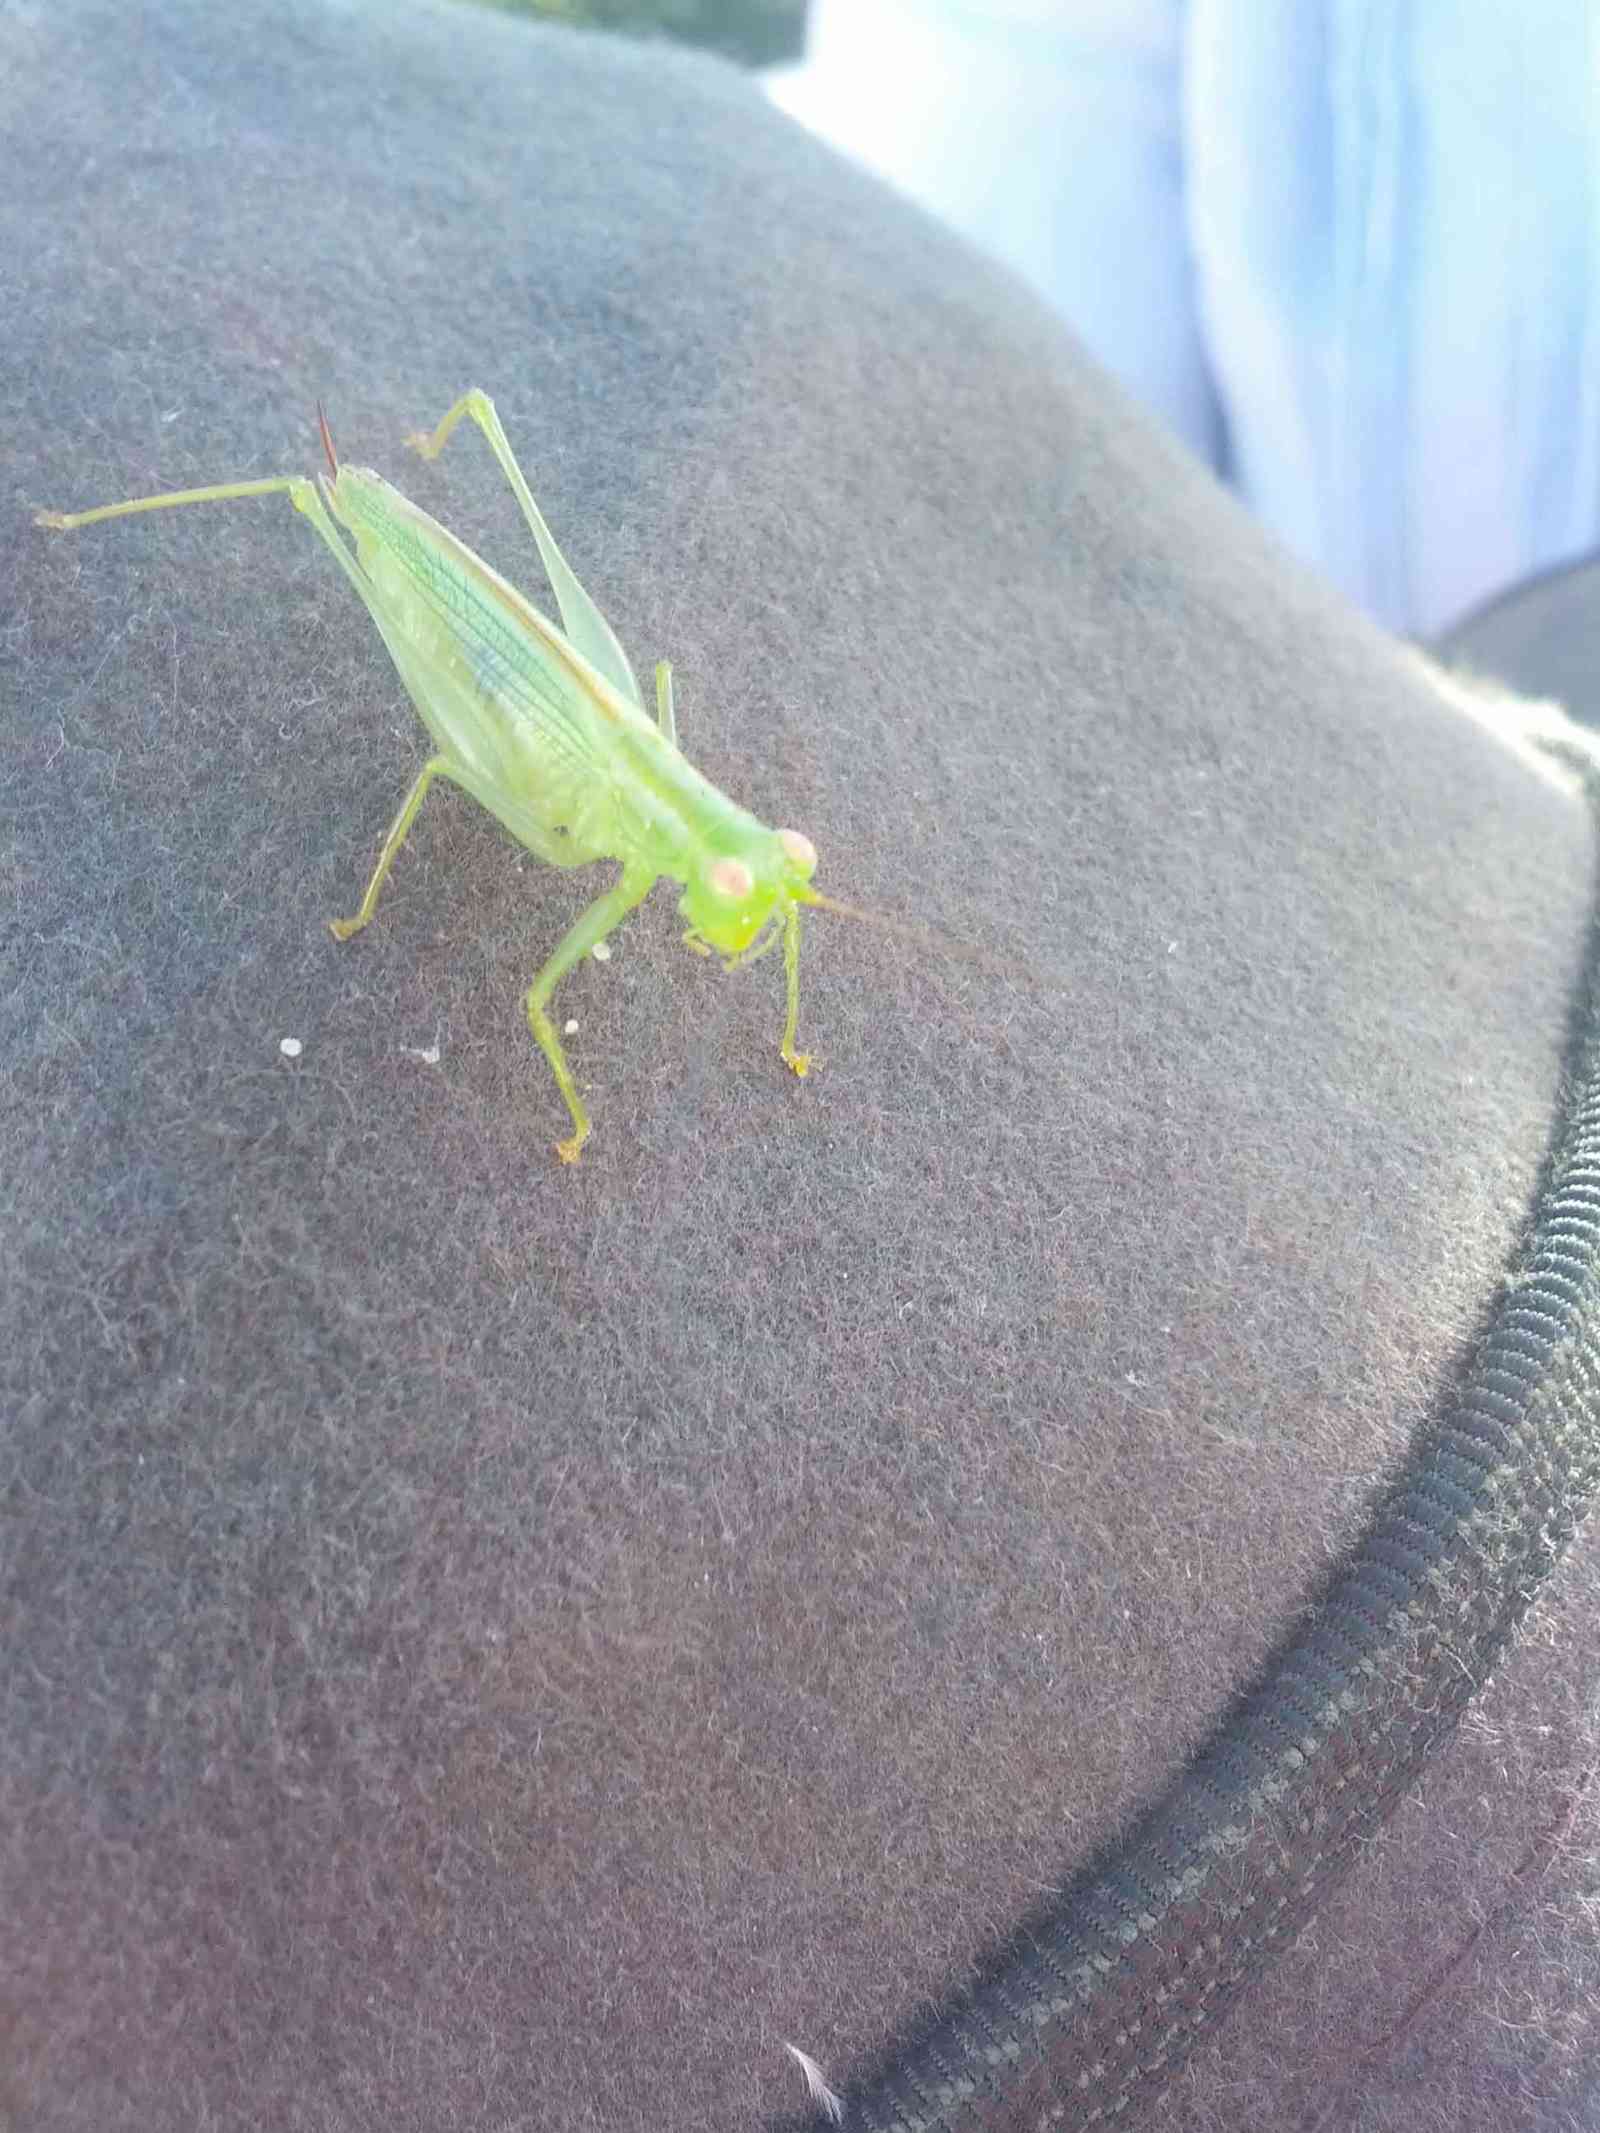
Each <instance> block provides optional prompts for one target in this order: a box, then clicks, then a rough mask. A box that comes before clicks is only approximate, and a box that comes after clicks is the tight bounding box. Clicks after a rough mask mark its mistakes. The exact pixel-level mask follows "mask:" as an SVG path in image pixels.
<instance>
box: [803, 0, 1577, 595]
mask: <svg viewBox="0 0 1600 2133" xmlns="http://www.w3.org/2000/svg"><path fill="white" fill-rule="evenodd" d="M767 82H768V88H769V93H770V94H771V95H772V96H773V98H774V100H775V101H776V102H778V103H780V104H781V105H782V106H783V107H784V108H785V109H787V110H788V111H790V112H791V113H793V115H794V116H795V117H797V118H798V119H800V120H801V121H802V122H803V123H804V124H806V125H807V126H809V127H811V128H813V129H814V130H815V131H816V132H817V133H819V134H820V135H822V136H823V137H824V138H825V139H827V140H829V141H831V142H832V143H833V144H834V145H835V146H837V147H838V148H840V149H842V150H843V151H845V152H846V153H847V154H849V155H851V156H853V157H855V158H857V159H858V160H859V161H861V162H862V163H864V164H866V165H868V166H869V167H870V168H872V169H874V170H876V171H877V172H879V173H880V174H881V175H882V176H884V177H886V178H888V179H889V180H891V181H892V182H893V183H894V184H896V185H898V186H899V187H900V188H901V189H902V190H904V191H905V192H907V193H909V194H910V195H911V196H912V197H913V198H915V199H917V200H920V201H921V202H922V203H923V204H924V205H925V206H927V207H928V208H930V209H932V210H933V211H934V212H935V213H936V214H938V215H940V216H941V217H943V218H944V219H945V220H946V221H947V222H949V223H951V224H953V225H954V226H955V227H956V228H957V229H959V230H961V231H963V232H964V233H966V234H967V235H968V236H969V237H971V238H972V239H973V240H974V241H975V242H977V243H978V244H980V245H982V246H984V247H985V248H986V249H988V250H989V251H990V252H992V253H994V254H995V255H997V256H998V257H999V258H1001V259H1002V260H1004V261H1006V262H1007V263H1008V264H1009V265H1011V266H1012V267H1013V268H1015V269H1016V271H1017V272H1018V273H1019V274H1021V275H1022V276H1023V277H1024V278H1025V279H1026V280H1027V281H1029V282H1030V283H1031V284H1032V285H1033V286H1034V287H1035V288H1036V289H1037V290H1038V291H1039V292H1040V294H1041V295H1043V296H1044V297H1045V298H1046V299H1047V300H1048V301H1049V302H1050V303H1052V304H1054V305H1055V306H1056V307H1057V308H1058V309H1059V310H1060V311H1061V312H1062V313H1063V315H1064V316H1065V317H1066V318H1067V319H1068V321H1069V322H1070V323H1071V324H1072V326H1073V327H1074V328H1075V330H1076V331H1077V333H1078V334H1079V336H1080V337H1081V338H1082V339H1083V340H1084V341H1085V342H1086V343H1087V345H1088V346H1089V347H1090V348H1091V349H1092V350H1093V352H1094V353H1095V354H1096V355H1097V356H1098V357H1099V358H1100V359H1101V361H1102V362H1103V363H1105V364H1106V366H1107V367H1108V368H1109V369H1110V370H1112V371H1113V372H1114V373H1115V374H1116V375H1117V376H1118V377H1120V378H1121V379H1122V380H1123V381H1124V382H1125V383H1126V384H1127V385H1128V387H1129V388H1130V389H1131V390H1132V391H1133V392H1134V393H1135V394H1137V395H1138V396H1139V397H1140V398H1141V399H1142V400H1143V401H1144V402H1145V403H1146V404H1147V405H1148V406H1150V407H1151V408H1152V409H1154V410H1155V411H1157V412H1158V413H1159V414H1160V415H1161V416H1162V417H1163V418H1164V419H1165V420H1166V421H1167V422H1168V423H1169V424H1170V425H1171V426H1172V428H1173V429H1175V430H1176V431H1177V432H1178V434H1179V435H1180V436H1181V437H1183V439H1184V440H1185V441H1186V443H1187V444H1188V445H1189V446H1190V448H1191V449H1192V450H1193V451H1195V452H1196V453H1198V454H1199V455H1200V456H1201V457H1202V458H1203V459H1205V460H1206V461H1207V462H1208V463H1209V464H1210V465H1212V466H1213V467H1215V468H1217V469H1218V470H1219V471H1220V472H1221V473H1222V474H1223V475H1224V476H1225V477H1226V478H1227V479H1228V480H1230V481H1231V482H1232V483H1233V484H1234V485H1235V486H1236V487H1237V488H1238V489H1239V491H1240V493H1241V494H1242V495H1243V496H1244V497H1245V498H1246V499H1247V500H1248V501H1249V503H1250V504H1251V505H1252V506H1253V508H1254V509H1255V510H1256V511H1257V512H1258V513H1259V514H1260V516H1261V517H1262V518H1263V519H1264V520H1265V521H1266V522H1267V523H1268V524H1269V525H1270V526H1271V527H1273V529H1274V530H1275V531H1276V532H1277V533H1278V534H1279V535H1280V536H1281V537H1282V538H1283V539H1284V540H1285V541H1286V542H1287V543H1288V544H1289V545H1290V546H1291V547H1292V548H1293V549H1294V550H1295V551H1296V552H1297V553H1298V554H1299V555H1301V556H1302V557H1304V558H1305V559H1306V560H1308V561H1310V562H1312V563H1314V564H1316V565H1317V566H1318V567H1320V568H1321V569H1322V570H1323V571H1325V572H1326V573H1327V574H1328V575H1329V576H1330V577H1332V578H1333V579H1334V580H1335V581H1336V582H1337V583H1338V584H1339V585H1341V586H1342V587H1343V588H1344V589H1345V590H1346V591H1347V592H1348V593H1349V594H1350V595H1351V596H1352V597H1353V598H1355V599H1356V600H1357V601H1359V602H1360V603H1361V604H1362V605H1363V606H1364V607H1366V608H1367V609H1368V610H1369V611H1370V612H1372V613H1373V614H1374V615H1376V616H1378V617H1379V618H1380V619H1381V620H1383V621H1385V622H1387V623H1388V624H1390V625H1391V626H1392V627H1394V628H1396V629H1400V630H1407V631H1413V632H1417V633H1421V634H1426V633H1430V632H1432V631H1434V630H1437V629H1439V628H1440V627H1442V626H1443V625H1445V624H1447V623H1449V622H1451V621H1453V620H1455V619H1456V618H1457V617H1458V616H1460V615H1461V614H1462V613H1463V612H1464V611H1466V610H1468V609H1470V608H1471V607H1473V606H1475V605H1476V604H1478V603H1479V602H1480V601H1481V600H1483V599H1484V598H1485V597H1487V596H1489V595H1492V594H1494V593H1496V592H1498V591H1500V590H1502V589H1504V588H1505V587H1507V586H1509V585H1511V584H1513V583H1515V582H1517V581H1518V580H1520V579H1522V578H1524V577H1526V576H1528V575H1530V574H1531V573H1534V572H1536V571H1538V570H1541V569H1544V568H1546V567H1548V566H1550V565H1552V564H1555V563H1558V562H1561V561H1564V560H1566V559H1568V558H1570V557H1572V556H1574V555H1578V554H1582V553H1584V552H1586V551H1588V550H1590V549H1592V548H1594V547H1595V546H1596V544H1597V542H1600V523H1597V522H1600V4H1597V0H811V13H810V19H809V24H808V34H807V46H806V57H805V60H804V62H803V64H801V65H800V66H798V67H795V68H791V69H787V70H784V71H783V72H781V73H774V74H772V75H770V76H768V77H767Z"/></svg>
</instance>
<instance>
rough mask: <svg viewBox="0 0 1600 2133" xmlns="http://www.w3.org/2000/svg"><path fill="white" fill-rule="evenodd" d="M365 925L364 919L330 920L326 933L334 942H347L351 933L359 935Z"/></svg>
mask: <svg viewBox="0 0 1600 2133" xmlns="http://www.w3.org/2000/svg"><path fill="white" fill-rule="evenodd" d="M365 924H366V920H365V919H364V918H330V919H329V921H328V931H329V932H330V933H331V934H332V935H333V937H334V939H335V940H336V941H347V940H349V938H350V936H351V935H352V934H353V933H359V932H360V931H361V929H362V927H363V926H364V925H365Z"/></svg>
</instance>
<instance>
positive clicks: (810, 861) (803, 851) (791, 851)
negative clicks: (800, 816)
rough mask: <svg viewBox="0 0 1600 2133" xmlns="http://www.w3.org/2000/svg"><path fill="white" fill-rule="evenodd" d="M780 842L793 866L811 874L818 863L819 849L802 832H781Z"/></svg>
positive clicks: (779, 835) (779, 834)
mask: <svg viewBox="0 0 1600 2133" xmlns="http://www.w3.org/2000/svg"><path fill="white" fill-rule="evenodd" d="M778 842H779V843H780V844H781V845H782V846H783V850H784V856H785V858H786V859H788V861H789V863H790V864H791V865H792V866H797V867H799V868H800V869H801V871H802V872H803V873H806V874H809V873H811V872H812V870H813V869H814V868H815V866H816V863H817V848H816V846H815V845H814V844H813V843H812V842H811V839H810V838H809V837H807V836H806V835H805V834H804V833H803V832H802V831H800V830H779V832H778Z"/></svg>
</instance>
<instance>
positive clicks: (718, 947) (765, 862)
mask: <svg viewBox="0 0 1600 2133" xmlns="http://www.w3.org/2000/svg"><path fill="white" fill-rule="evenodd" d="M816 865H817V854H816V848H815V846H814V845H813V844H812V842H811V839H810V838H809V837H803V836H801V834H800V832H799V831H798V830H763V831H762V832H761V834H760V835H759V837H753V838H751V839H750V840H749V842H748V843H747V844H745V845H743V846H742V847H741V848H740V850H739V851H737V852H722V853H719V854H718V855H717V856H716V857H715V858H713V859H710V860H708V861H707V862H706V864H705V866H704V867H703V868H702V869H701V871H700V872H699V873H698V874H697V875H695V876H694V877H693V878H692V879H691V880H690V882H689V884H688V886H687V887H686V888H685V890H684V892H683V896H682V898H681V899H680V901H679V904H678V910H679V912H680V913H681V914H682V916H683V918H684V919H685V921H686V922H687V924H688V927H689V931H688V935H687V938H688V940H689V941H690V942H691V944H693V945H694V946H696V947H699V948H704V949H706V950H708V951H710V950H714V951H715V952H716V953H717V954H718V955H722V956H726V957H727V958H728V961H729V965H730V967H731V966H732V964H733V963H735V962H738V961H740V960H741V959H742V958H743V957H745V956H746V955H748V954H749V952H750V950H751V949H752V948H753V947H754V946H755V944H756V941H757V939H758V937H759V936H760V935H761V934H762V933H764V932H765V931H766V928H767V926H768V925H769V924H770V923H771V922H772V921H773V920H774V919H781V918H782V917H783V916H784V914H785V913H786V912H787V911H788V909H789V906H790V905H791V904H792V903H795V902H797V901H799V900H800V892H801V891H803V890H804V889H805V887H806V885H807V884H808V883H809V881H810V879H811V876H812V875H813V873H814V872H815V871H816Z"/></svg>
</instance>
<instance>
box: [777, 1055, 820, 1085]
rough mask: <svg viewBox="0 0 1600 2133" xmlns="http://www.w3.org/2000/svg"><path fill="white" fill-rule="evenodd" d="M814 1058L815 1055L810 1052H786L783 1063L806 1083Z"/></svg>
mask: <svg viewBox="0 0 1600 2133" xmlns="http://www.w3.org/2000/svg"><path fill="white" fill-rule="evenodd" d="M812 1057H813V1055H812V1054H811V1053H810V1052H785V1053H784V1055H783V1063H784V1065H785V1066H786V1067H790V1068H792V1069H793V1071H794V1072H795V1074H796V1075H798V1076H799V1078H800V1080H801V1081H804V1080H805V1078H806V1076H807V1075H808V1074H809V1073H810V1072H811V1062H812Z"/></svg>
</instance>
